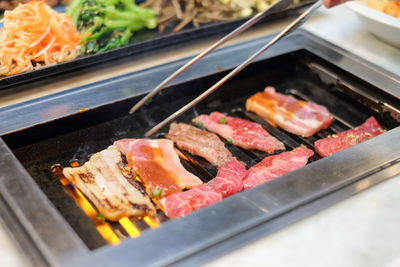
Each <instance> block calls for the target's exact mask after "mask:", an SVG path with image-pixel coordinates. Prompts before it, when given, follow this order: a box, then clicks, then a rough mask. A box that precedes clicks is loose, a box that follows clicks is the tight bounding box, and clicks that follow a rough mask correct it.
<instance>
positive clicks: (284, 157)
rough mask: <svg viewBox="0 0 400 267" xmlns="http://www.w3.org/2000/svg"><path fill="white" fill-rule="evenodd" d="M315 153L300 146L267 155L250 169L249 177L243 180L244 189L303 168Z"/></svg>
mask: <svg viewBox="0 0 400 267" xmlns="http://www.w3.org/2000/svg"><path fill="white" fill-rule="evenodd" d="M313 155H314V152H313V151H312V150H310V149H308V148H305V147H303V146H300V147H298V148H295V149H293V150H292V151H286V152H283V153H280V154H277V155H273V156H269V157H266V158H264V159H263V160H262V161H261V162H259V163H258V164H256V165H254V166H253V167H251V168H250V169H249V170H248V174H247V177H246V178H245V179H244V181H243V186H244V189H249V188H252V187H255V186H257V185H259V184H263V183H266V182H268V181H271V180H273V179H275V178H277V177H279V176H281V175H284V174H286V173H288V172H291V171H294V170H296V169H298V168H301V167H303V166H304V165H306V164H307V161H308V159H309V158H310V157H311V156H313Z"/></svg>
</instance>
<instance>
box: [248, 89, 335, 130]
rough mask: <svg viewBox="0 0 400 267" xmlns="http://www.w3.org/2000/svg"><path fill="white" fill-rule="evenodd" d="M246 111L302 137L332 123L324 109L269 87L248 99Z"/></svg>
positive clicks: (329, 115) (326, 110)
mask: <svg viewBox="0 0 400 267" xmlns="http://www.w3.org/2000/svg"><path fill="white" fill-rule="evenodd" d="M246 109H247V110H248V111H252V112H254V113H256V114H257V115H259V116H260V117H262V118H264V119H265V120H266V121H269V122H272V123H273V124H276V125H278V126H279V127H281V128H282V129H284V130H286V131H288V132H290V133H294V134H297V135H300V136H304V137H309V136H312V135H313V134H315V133H316V132H318V131H320V130H322V129H326V128H328V127H329V125H330V124H331V122H332V116H331V114H330V113H329V111H328V109H327V108H326V107H324V106H321V105H318V104H315V103H313V102H306V101H302V100H297V99H295V98H294V97H292V96H288V95H284V94H280V93H277V92H275V89H274V88H273V87H271V86H269V87H267V88H265V90H264V91H263V92H258V93H256V94H255V95H253V96H251V97H249V98H248V99H247V101H246Z"/></svg>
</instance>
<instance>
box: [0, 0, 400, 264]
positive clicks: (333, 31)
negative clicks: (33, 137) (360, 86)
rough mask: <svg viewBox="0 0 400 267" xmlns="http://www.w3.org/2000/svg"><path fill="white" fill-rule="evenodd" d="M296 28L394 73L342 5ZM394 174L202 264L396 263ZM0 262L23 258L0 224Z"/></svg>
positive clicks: (122, 69) (12, 98)
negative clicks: (287, 225)
mask: <svg viewBox="0 0 400 267" xmlns="http://www.w3.org/2000/svg"><path fill="white" fill-rule="evenodd" d="M289 21H290V19H287V18H285V19H282V20H278V21H275V22H273V23H269V24H268V25H266V26H263V27H256V28H255V29H253V30H252V31H249V32H247V33H244V34H243V35H241V36H240V37H238V38H236V39H235V40H233V41H232V42H230V43H228V44H227V45H230V44H234V43H237V42H242V41H246V40H249V39H253V38H257V37H260V36H264V35H268V34H272V33H275V32H277V31H279V30H280V29H282V28H284V27H285V25H287V23H288V22H289ZM303 29H305V30H307V31H309V32H311V33H313V34H315V35H317V36H319V37H321V38H323V39H325V40H327V41H329V42H331V43H333V44H335V45H337V46H339V47H341V48H343V49H346V50H348V51H351V52H352V53H354V54H356V55H358V56H360V57H362V58H364V59H367V60H369V61H371V62H373V63H374V64H376V65H377V66H379V67H381V68H384V69H386V70H387V71H390V72H392V73H395V74H397V75H400V68H399V67H398V66H399V62H400V49H399V48H395V47H393V46H390V45H387V44H385V43H383V42H382V41H380V40H378V39H376V38H375V37H374V36H372V35H371V34H370V33H368V31H367V30H366V29H365V28H364V27H363V26H362V25H361V23H360V22H359V20H358V18H357V16H356V15H355V14H354V13H352V12H351V11H350V10H349V9H348V8H347V7H346V6H345V5H342V6H338V7H335V8H332V9H330V10H327V9H325V8H321V9H320V10H319V11H318V12H317V13H316V14H315V15H314V16H313V17H312V18H311V19H310V20H309V21H308V22H307V23H306V24H305V25H304V26H303ZM213 41H214V40H213V39H209V40H204V41H199V42H198V43H196V44H190V45H188V46H187V47H185V48H184V49H180V50H179V53H177V52H176V51H174V50H173V49H170V50H166V51H165V52H163V53H162V54H161V55H160V54H157V55H154V56H150V57H146V58H139V59H138V60H136V61H135V64H131V63H130V62H125V63H122V64H119V65H116V66H112V67H109V66H108V68H107V70H106V71H105V69H104V67H101V66H100V67H98V68H94V69H90V70H83V71H82V73H81V75H79V77H74V78H70V79H67V80H63V81H54V82H51V83H45V84H43V85H42V86H38V87H35V88H28V89H27V88H26V87H17V88H12V89H10V90H3V91H1V92H0V107H4V106H7V105H11V104H15V103H18V102H22V101H26V100H29V99H34V98H37V97H40V96H44V95H48V94H52V93H56V92H60V91H63V90H67V89H70V88H74V87H76V86H80V85H84V84H88V83H91V82H95V81H98V80H100V79H105V78H110V77H114V76H117V75H122V74H125V73H129V72H132V71H137V70H140V69H144V68H148V67H151V66H154V65H158V64H162V63H166V62H169V61H171V60H176V59H179V58H183V57H187V56H192V55H195V54H196V53H199V52H201V51H202V50H203V49H204V48H205V47H207V46H208V45H210V44H211V43H212V42H213ZM398 192H400V177H395V178H392V179H391V180H389V181H386V182H384V183H381V184H379V185H377V186H375V187H373V188H370V189H368V190H366V191H363V192H361V193H359V194H357V195H355V196H353V197H350V198H348V199H346V200H344V201H342V202H340V203H338V204H336V205H334V206H332V207H330V208H328V209H325V210H323V211H321V212H319V213H316V214H314V215H312V216H310V217H307V218H305V219H303V220H301V221H299V222H297V223H294V224H292V225H291V226H289V227H286V228H284V229H282V230H280V231H278V232H276V233H274V234H272V235H269V236H266V237H264V238H261V239H260V240H258V241H255V242H253V243H250V244H248V245H246V246H244V247H242V248H240V249H238V250H236V251H233V252H231V253H229V254H227V255H225V256H223V257H221V258H219V259H216V260H214V261H212V262H210V263H208V264H207V266H209V267H212V266H228V265H230V266H265V265H267V264H268V265H269V266H293V265H296V266H308V267H312V266H352V267H353V266H400V256H399V254H398V252H397V251H398V248H399V247H400V231H398V223H397V222H398V221H399V219H400V210H399V209H398V207H399V206H400V194H398ZM0 248H1V250H0V254H2V255H1V256H0V266H9V267H13V266H29V264H28V261H27V260H26V259H25V258H24V256H23V255H22V253H21V252H20V251H19V249H18V246H17V245H15V244H14V242H13V241H12V239H11V238H10V237H9V236H8V234H7V233H6V232H5V230H4V229H2V228H1V227H0Z"/></svg>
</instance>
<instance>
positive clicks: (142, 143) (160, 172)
mask: <svg viewBox="0 0 400 267" xmlns="http://www.w3.org/2000/svg"><path fill="white" fill-rule="evenodd" d="M114 145H115V146H116V147H117V149H118V150H119V151H120V152H121V153H122V154H124V155H125V156H126V158H127V160H128V165H129V166H130V167H132V168H133V169H134V170H135V172H136V173H137V175H138V176H139V177H140V179H141V180H142V181H143V183H144V185H145V188H146V192H147V193H148V194H149V195H150V196H153V197H165V196H168V195H170V194H173V193H177V192H180V191H182V190H183V189H186V188H192V187H195V186H197V185H200V184H202V181H201V180H200V179H199V178H198V177H197V176H195V175H193V174H192V173H190V172H188V171H187V170H186V169H185V168H184V167H183V166H182V164H181V162H180V160H179V157H178V154H177V152H176V151H175V149H174V145H173V142H172V141H171V140H168V139H156V140H149V139H122V140H118V141H116V142H114ZM153 189H155V190H157V191H159V190H161V195H159V196H158V195H155V194H154V192H155V191H153Z"/></svg>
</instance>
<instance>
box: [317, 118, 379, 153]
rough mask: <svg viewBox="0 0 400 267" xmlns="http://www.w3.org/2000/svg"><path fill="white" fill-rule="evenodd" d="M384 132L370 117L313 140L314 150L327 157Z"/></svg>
mask: <svg viewBox="0 0 400 267" xmlns="http://www.w3.org/2000/svg"><path fill="white" fill-rule="evenodd" d="M384 132H385V131H384V130H383V129H382V128H381V126H380V125H379V123H378V122H377V121H376V119H375V118H374V117H370V118H369V119H368V120H366V121H365V122H364V123H363V124H361V125H360V126H358V127H356V128H354V129H350V130H347V131H344V132H341V133H338V134H334V135H332V136H329V137H327V138H324V139H320V140H317V141H315V143H314V146H315V151H316V152H317V153H318V154H319V155H321V156H322V157H327V156H330V155H332V154H335V153H336V152H339V151H341V150H343V149H346V148H349V147H351V146H354V145H356V144H358V143H361V142H364V141H366V140H368V139H369V138H372V137H375V136H377V135H380V134H381V133H384Z"/></svg>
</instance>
